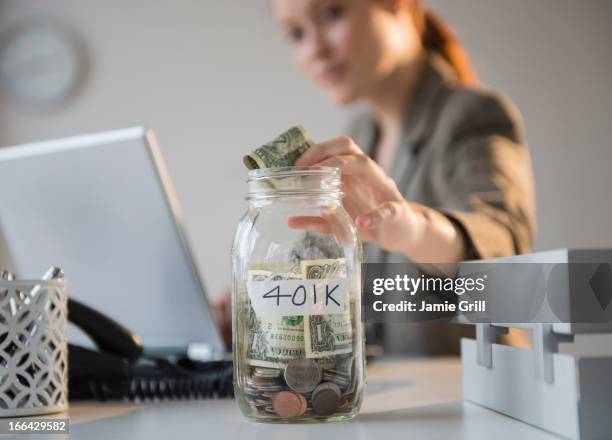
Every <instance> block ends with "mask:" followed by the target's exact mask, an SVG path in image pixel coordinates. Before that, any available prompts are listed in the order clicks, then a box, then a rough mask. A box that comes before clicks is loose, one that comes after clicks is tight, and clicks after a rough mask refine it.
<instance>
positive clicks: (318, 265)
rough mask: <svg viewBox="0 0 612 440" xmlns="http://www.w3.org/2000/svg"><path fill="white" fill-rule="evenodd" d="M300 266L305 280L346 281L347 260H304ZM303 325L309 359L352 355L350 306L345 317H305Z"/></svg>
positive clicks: (345, 312)
mask: <svg viewBox="0 0 612 440" xmlns="http://www.w3.org/2000/svg"><path fill="white" fill-rule="evenodd" d="M300 266H301V269H302V276H303V277H304V278H306V279H325V278H346V277H347V267H346V260H345V259H344V258H335V259H324V260H302V261H301V262H300ZM304 323H305V324H304V343H305V351H306V357H307V358H329V357H332V356H336V355H339V354H344V353H351V352H352V351H353V327H352V321H351V313H350V306H349V303H348V302H347V304H346V309H345V311H344V313H342V314H334V315H308V316H305V317H304Z"/></svg>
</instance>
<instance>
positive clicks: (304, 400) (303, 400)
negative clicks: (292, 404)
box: [297, 394, 308, 416]
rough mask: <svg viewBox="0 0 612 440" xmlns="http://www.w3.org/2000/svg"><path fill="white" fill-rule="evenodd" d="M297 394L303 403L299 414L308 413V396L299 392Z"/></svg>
mask: <svg viewBox="0 0 612 440" xmlns="http://www.w3.org/2000/svg"><path fill="white" fill-rule="evenodd" d="M297 396H298V397H299V399H300V403H301V404H302V406H301V407H300V413H299V414H298V416H303V415H304V414H306V410H307V409H308V402H306V398H305V397H304V396H302V395H301V394H298V395H297Z"/></svg>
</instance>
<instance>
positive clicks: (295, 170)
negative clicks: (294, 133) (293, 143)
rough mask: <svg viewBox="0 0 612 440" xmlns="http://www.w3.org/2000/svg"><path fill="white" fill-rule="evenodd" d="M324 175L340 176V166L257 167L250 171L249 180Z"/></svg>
mask: <svg viewBox="0 0 612 440" xmlns="http://www.w3.org/2000/svg"><path fill="white" fill-rule="evenodd" d="M322 175H328V176H331V177H334V176H337V177H340V168H336V167H324V166H308V167H296V166H292V167H274V168H257V169H255V170H251V171H249V181H250V180H259V179H269V178H277V177H290V176H322Z"/></svg>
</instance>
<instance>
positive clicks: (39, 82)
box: [0, 18, 85, 110]
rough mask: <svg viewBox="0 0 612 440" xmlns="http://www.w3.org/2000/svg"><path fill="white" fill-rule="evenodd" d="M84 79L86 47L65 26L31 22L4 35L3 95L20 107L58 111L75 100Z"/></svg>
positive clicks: (0, 57)
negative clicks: (75, 94) (74, 95)
mask: <svg viewBox="0 0 612 440" xmlns="http://www.w3.org/2000/svg"><path fill="white" fill-rule="evenodd" d="M84 75H85V50H84V45H83V43H82V41H81V40H80V38H79V37H78V35H77V34H76V33H75V32H74V30H72V29H69V28H68V27H67V26H66V25H65V24H64V23H62V22H60V21H56V20H53V19H50V18H29V19H24V20H21V21H18V22H15V23H13V24H12V25H11V26H9V28H7V29H6V30H4V31H0V91H1V93H2V95H3V96H6V97H8V98H9V99H11V100H12V101H13V102H15V103H16V104H19V105H21V106H24V107H27V108H29V109H33V110H50V109H55V108H57V107H59V106H61V105H62V104H64V103H65V102H66V101H67V100H68V99H69V98H70V97H71V96H72V94H73V93H74V92H75V91H76V90H77V88H78V86H79V85H80V83H81V82H82V80H83V79H84Z"/></svg>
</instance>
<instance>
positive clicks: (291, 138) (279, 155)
mask: <svg viewBox="0 0 612 440" xmlns="http://www.w3.org/2000/svg"><path fill="white" fill-rule="evenodd" d="M312 145H314V141H313V140H312V138H311V137H310V134H308V131H307V130H306V129H305V128H304V127H303V126H301V125H296V126H295V127H291V128H290V129H288V130H287V131H285V132H283V133H281V134H280V135H278V136H277V137H275V138H274V139H273V140H271V141H270V142H268V143H266V144H264V145H262V146H261V147H259V148H257V149H256V150H255V151H253V152H252V153H249V154H247V155H246V156H244V158H243V159H242V161H243V162H244V165H245V166H246V167H247V168H248V169H249V170H255V169H258V168H279V167H290V166H293V165H294V164H295V161H296V160H297V159H298V157H300V156H301V155H302V154H304V152H305V151H306V150H308V149H309V148H310V147H311V146H312Z"/></svg>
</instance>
